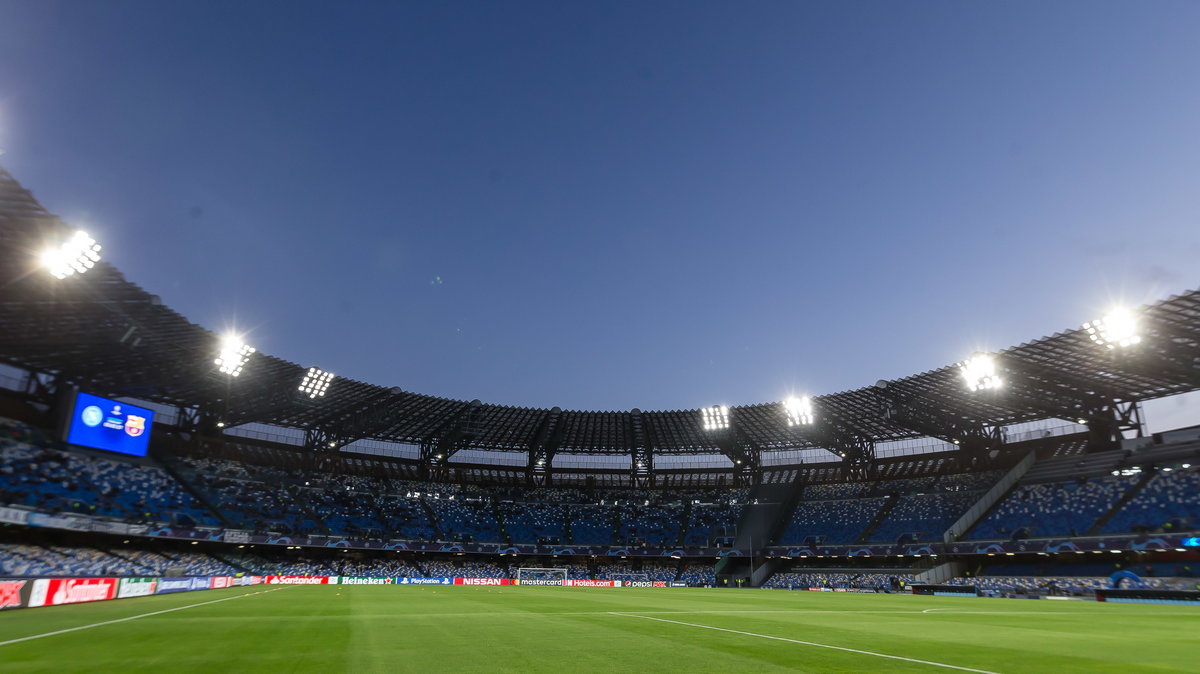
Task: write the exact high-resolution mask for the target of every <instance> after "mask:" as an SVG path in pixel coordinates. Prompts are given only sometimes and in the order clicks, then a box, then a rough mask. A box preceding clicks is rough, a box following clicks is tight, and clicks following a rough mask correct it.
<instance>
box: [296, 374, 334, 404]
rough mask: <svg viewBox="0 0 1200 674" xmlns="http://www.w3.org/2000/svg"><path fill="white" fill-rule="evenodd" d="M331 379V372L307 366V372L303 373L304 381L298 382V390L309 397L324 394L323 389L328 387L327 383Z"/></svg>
mask: <svg viewBox="0 0 1200 674" xmlns="http://www.w3.org/2000/svg"><path fill="white" fill-rule="evenodd" d="M332 381H333V373H332V372H326V371H324V370H321V369H318V368H315V367H310V368H308V372H305V373H304V381H302V382H300V392H301V393H303V394H304V395H306V396H308V397H309V398H318V397H321V396H324V395H325V390H326V389H328V388H329V384H330V382H332Z"/></svg>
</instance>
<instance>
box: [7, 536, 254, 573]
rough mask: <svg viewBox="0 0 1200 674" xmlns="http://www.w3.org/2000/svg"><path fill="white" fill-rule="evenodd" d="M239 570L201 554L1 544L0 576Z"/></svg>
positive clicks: (237, 571)
mask: <svg viewBox="0 0 1200 674" xmlns="http://www.w3.org/2000/svg"><path fill="white" fill-rule="evenodd" d="M239 571H240V570H239V569H237V568H235V567H233V566H230V565H229V564H227V563H225V562H223V561H221V560H220V559H217V558H215V557H212V556H210V555H206V554H203V553H191V552H172V553H164V552H155V551H150V550H133V549H130V550H126V549H120V550H101V549H98V548H87V547H79V546H58V545H48V546H41V545H25V544H15V543H0V576H163V575H173V576H224V575H234V574H237V573H239Z"/></svg>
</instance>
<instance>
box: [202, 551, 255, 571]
mask: <svg viewBox="0 0 1200 674" xmlns="http://www.w3.org/2000/svg"><path fill="white" fill-rule="evenodd" d="M205 554H207V555H208V556H209V557H212V558H213V559H215V560H217V561H218V562H221V563H222V564H228V565H229V566H232V567H233V568H235V569H237V570H238V571H241V572H242V573H248V574H250V575H251V576H257V575H260V574H259V572H258V571H257V570H255V569H250V568H247V567H246V565H244V564H239V563H237V562H236V561H234V560H233V559H231V558H226V557H225V556H223V555H220V554H218V553H216V552H207V553H205Z"/></svg>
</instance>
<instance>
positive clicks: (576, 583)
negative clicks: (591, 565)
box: [563, 580, 620, 587]
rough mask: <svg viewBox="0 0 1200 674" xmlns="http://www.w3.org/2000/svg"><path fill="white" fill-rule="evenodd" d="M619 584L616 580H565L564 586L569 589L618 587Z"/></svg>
mask: <svg viewBox="0 0 1200 674" xmlns="http://www.w3.org/2000/svg"><path fill="white" fill-rule="evenodd" d="M619 582H620V581H616V580H565V581H563V585H565V586H567V587H618V585H617V584H618V583H619Z"/></svg>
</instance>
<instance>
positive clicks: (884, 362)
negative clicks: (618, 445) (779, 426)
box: [0, 0, 1200, 412]
mask: <svg viewBox="0 0 1200 674" xmlns="http://www.w3.org/2000/svg"><path fill="white" fill-rule="evenodd" d="M1197 35H1200V4H1198V3H1194V2H1155V3H1138V2H1119V3H1103V2H1086V3H1076V2H1055V3H1044V2H1005V3H961V2H910V3H892V2H849V3H846V2H830V3H804V2H779V3H767V2H751V3H715V2H710V3H705V2H678V3H675V2H657V1H656V2H652V3H646V2H630V3H601V2H568V3H563V2H508V3H482V2H481V3H474V2H453V3H373V2H372V3H364V2H349V3H306V2H276V3H267V2H252V3H234V2H230V3H223V2H183V1H178V2H170V3H160V2H98V1H97V2H49V1H43V0H38V1H36V2H34V1H22V2H13V1H11V0H0V148H3V149H4V150H5V152H6V154H5V155H4V156H3V158H2V159H0V162H3V164H4V166H5V167H6V168H8V169H9V170H10V171H12V172H13V173H14V174H15V175H16V176H17V177H18V179H20V180H21V181H22V182H23V183H25V185H26V186H27V187H29V188H30V189H32V190H33V191H34V192H35V194H36V195H37V196H38V197H39V198H40V199H41V200H42V201H43V203H45V205H46V206H47V207H48V208H49V209H51V210H52V211H54V212H56V213H58V214H60V215H61V216H63V217H64V218H65V219H66V220H68V221H69V222H71V223H73V224H77V225H79V226H82V227H85V228H87V229H88V230H89V231H91V232H93V233H94V235H95V236H96V237H97V238H98V239H100V240H101V241H102V242H103V243H104V244H105V250H106V254H107V256H108V258H109V259H110V260H112V261H113V262H114V263H115V264H116V265H117V266H118V267H119V268H121V269H122V270H123V271H124V272H125V273H126V274H127V275H128V277H129V278H130V279H132V280H133V281H135V282H137V283H139V284H141V285H142V286H144V287H145V288H146V289H148V290H149V291H151V292H154V293H157V294H159V295H161V296H162V297H163V299H164V301H165V302H166V303H167V304H169V305H170V306H172V307H174V308H176V309H178V310H179V311H181V312H183V313H184V314H185V315H187V316H188V317H189V318H191V319H192V320H194V321H196V322H198V323H200V324H202V325H205V326H206V327H209V328H212V329H214V330H223V329H225V328H226V327H234V326H236V327H237V328H238V329H239V330H241V331H243V332H245V333H246V334H247V336H248V339H249V341H250V342H251V343H253V344H254V345H255V346H257V347H259V348H260V349H262V350H264V351H266V352H269V353H272V354H274V355H278V356H281V357H283V358H287V359H289V360H293V361H296V362H298V363H300V364H302V365H306V366H307V365H317V366H320V367H322V368H325V369H329V370H332V371H334V372H336V373H337V374H338V375H344V376H349V377H354V378H357V379H362V380H366V381H370V382H373V383H378V384H382V385H389V386H400V387H402V388H404V389H406V390H412V391H420V392H425V393H431V394H436V395H443V396H450V397H454V398H460V399H468V400H469V399H472V398H479V399H482V400H484V401H488V402H497V403H509V404H517V405H530V406H552V405H559V406H562V407H564V408H573V409H628V408H631V407H640V408H642V409H676V408H691V407H698V406H701V405H707V404H714V403H726V404H743V403H753V402H762V401H767V400H778V399H781V398H782V397H784V396H785V395H787V394H789V393H792V392H795V393H811V394H820V393H829V392H834V391H839V390H845V389H850V388H856V387H859V386H864V385H868V384H871V383H873V382H875V381H876V380H877V379H880V378H894V377H901V376H905V375H908V374H913V373H915V372H919V371H923V370H926V369H931V368H935V367H939V366H942V365H944V364H947V363H950V362H953V361H957V360H960V359H961V358H963V357H964V356H966V355H968V354H970V353H971V352H973V351H976V350H980V349H998V348H1003V347H1006V346H1010V345H1013V344H1016V343H1019V342H1022V341H1026V340H1028V339H1032V338H1036V337H1040V336H1042V335H1045V334H1048V333H1051V332H1054V331H1057V330H1060V329H1064V328H1069V327H1072V326H1074V325H1078V324H1079V323H1082V322H1083V321H1085V320H1088V319H1090V318H1093V317H1095V316H1097V315H1099V314H1100V313H1102V312H1103V311H1105V310H1106V309H1107V308H1108V307H1109V306H1110V305H1111V304H1113V303H1115V302H1122V301H1123V302H1141V301H1151V300H1155V299H1159V298H1161V297H1164V296H1166V295H1168V294H1171V293H1173V292H1179V291H1182V290H1185V289H1188V288H1194V287H1196V286H1197V285H1200V283H1198V281H1200V274H1197V269H1200V265H1197V262H1196V261H1197V259H1200V184H1198V181H1197V176H1200V86H1196V84H1197V82H1200V40H1197V39H1196V36H1197ZM1175 407H1178V405H1177V404H1176V405H1175ZM1190 409H1192V411H1193V412H1194V406H1192V408H1190Z"/></svg>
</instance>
